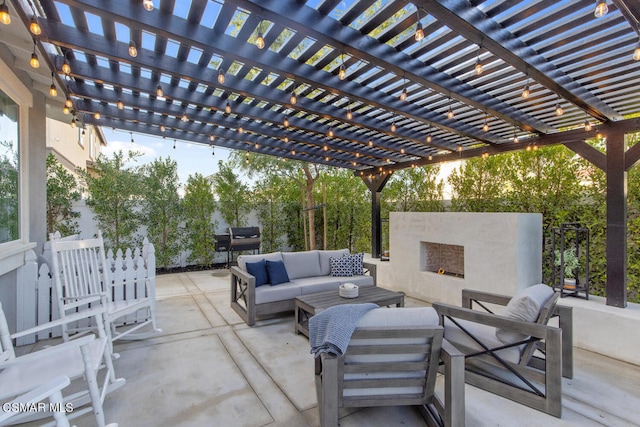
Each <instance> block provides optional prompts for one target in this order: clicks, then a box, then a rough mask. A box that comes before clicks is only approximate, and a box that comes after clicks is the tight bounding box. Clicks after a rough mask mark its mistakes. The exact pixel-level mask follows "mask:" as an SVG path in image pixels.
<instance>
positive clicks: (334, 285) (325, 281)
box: [294, 276, 340, 295]
mask: <svg viewBox="0 0 640 427" xmlns="http://www.w3.org/2000/svg"><path fill="white" fill-rule="evenodd" d="M294 283H297V284H298V285H300V288H301V292H302V295H308V294H315V293H316V292H324V291H333V290H335V291H336V293H337V292H338V287H340V281H339V280H336V278H335V277H331V276H317V277H305V278H300V279H296V280H294Z"/></svg>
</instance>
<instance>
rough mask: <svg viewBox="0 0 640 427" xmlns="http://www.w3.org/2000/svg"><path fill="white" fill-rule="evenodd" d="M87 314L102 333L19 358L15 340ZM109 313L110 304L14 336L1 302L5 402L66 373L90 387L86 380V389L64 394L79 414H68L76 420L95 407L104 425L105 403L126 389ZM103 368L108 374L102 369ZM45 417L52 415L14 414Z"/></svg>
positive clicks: (20, 418) (0, 383)
mask: <svg viewBox="0 0 640 427" xmlns="http://www.w3.org/2000/svg"><path fill="white" fill-rule="evenodd" d="M86 316H90V317H92V318H93V321H94V322H95V324H96V325H97V326H96V328H97V330H98V336H97V337H96V336H95V335H93V334H91V335H86V336H83V337H80V338H78V339H73V340H70V341H68V342H64V343H62V344H59V345H54V346H52V347H47V348H44V349H42V350H39V351H36V352H33V353H29V354H26V355H23V356H19V357H16V354H15V351H14V348H13V342H12V340H13V339H15V338H18V337H22V336H26V335H31V334H33V333H36V332H40V331H43V330H47V329H49V328H52V327H57V326H60V325H62V324H63V323H64V322H65V321H68V322H73V321H78V320H81V319H82V318H85V317H86ZM103 316H104V308H103V307H96V308H93V309H91V310H85V311H83V312H82V313H76V314H74V315H70V316H67V317H66V318H65V319H60V320H55V321H53V322H49V323H45V324H43V325H40V326H36V327H34V328H31V329H27V330H24V331H20V332H17V333H15V334H10V333H9V328H8V326H7V321H6V318H5V315H4V311H3V309H2V305H1V304H0V401H3V400H6V399H12V398H15V397H16V396H20V395H24V394H25V393H27V394H29V393H30V392H34V390H36V389H38V388H39V387H41V386H43V385H44V384H49V385H51V382H52V381H54V380H55V379H56V378H58V377H59V376H61V375H62V376H65V377H67V378H69V379H70V380H71V381H74V382H75V381H76V380H77V381H78V382H79V383H81V384H83V385H84V387H80V385H81V384H79V385H78V389H80V388H81V390H80V391H77V392H75V393H72V394H70V395H68V396H63V397H62V401H63V402H64V403H65V404H70V405H71V406H72V407H73V408H74V410H73V412H70V413H68V414H67V415H68V417H69V418H76V417H79V416H81V415H84V414H86V413H89V412H91V411H93V413H94V415H95V418H96V425H98V426H99V427H102V426H104V425H105V418H104V412H103V410H102V404H103V402H104V399H105V396H106V395H107V394H108V393H110V392H112V391H114V390H117V389H118V388H120V387H122V386H123V385H124V383H125V380H124V379H122V378H116V376H115V372H114V369H113V363H112V360H111V359H112V357H111V352H110V347H109V338H108V337H107V334H106V331H105V327H104V317H103ZM103 368H104V369H103ZM101 370H103V371H104V372H103V373H99V371H101ZM38 391H40V390H38ZM36 394H37V393H36ZM23 397H24V396H23ZM36 397H37V396H36ZM89 403H91V405H90V406H87V407H83V406H85V405H87V404H89ZM42 416H47V413H46V412H41V413H36V414H33V413H29V412H27V413H23V414H17V415H15V414H12V417H13V419H12V420H11V422H25V421H30V420H32V419H34V418H35V419H37V418H39V417H42ZM62 425H64V424H62Z"/></svg>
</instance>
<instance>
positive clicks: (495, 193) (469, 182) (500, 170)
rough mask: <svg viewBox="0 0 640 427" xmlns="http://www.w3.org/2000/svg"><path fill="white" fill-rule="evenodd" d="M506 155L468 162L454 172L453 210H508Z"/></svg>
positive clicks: (451, 175)
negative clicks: (506, 204)
mask: <svg viewBox="0 0 640 427" xmlns="http://www.w3.org/2000/svg"><path fill="white" fill-rule="evenodd" d="M503 175H504V158H503V156H491V157H488V158H486V159H482V158H475V159H470V160H468V161H466V162H465V163H464V164H463V165H461V166H460V167H459V168H458V169H456V170H454V171H453V172H451V174H450V175H449V178H448V181H449V184H451V191H452V197H451V210H453V211H466V212H500V211H502V210H504V207H503V203H504V195H505V191H506V188H507V185H506V181H505V178H504V176H503Z"/></svg>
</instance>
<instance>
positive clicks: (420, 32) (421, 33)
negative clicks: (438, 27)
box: [415, 22, 424, 42]
mask: <svg viewBox="0 0 640 427" xmlns="http://www.w3.org/2000/svg"><path fill="white" fill-rule="evenodd" d="M415 39H416V41H417V42H419V41H422V40H423V39H424V31H423V30H422V24H421V23H420V22H418V25H417V26H416V35H415Z"/></svg>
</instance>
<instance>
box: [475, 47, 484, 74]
mask: <svg viewBox="0 0 640 427" xmlns="http://www.w3.org/2000/svg"><path fill="white" fill-rule="evenodd" d="M480 49H481V48H480V47H478V54H477V56H476V66H475V70H476V76H479V75H480V74H482V71H483V69H482V64H481V63H480Z"/></svg>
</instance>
